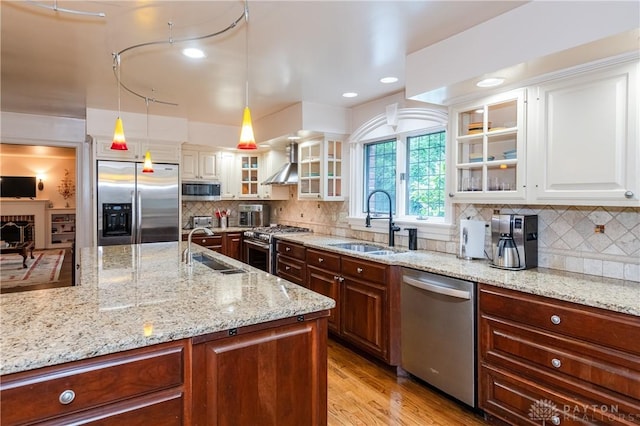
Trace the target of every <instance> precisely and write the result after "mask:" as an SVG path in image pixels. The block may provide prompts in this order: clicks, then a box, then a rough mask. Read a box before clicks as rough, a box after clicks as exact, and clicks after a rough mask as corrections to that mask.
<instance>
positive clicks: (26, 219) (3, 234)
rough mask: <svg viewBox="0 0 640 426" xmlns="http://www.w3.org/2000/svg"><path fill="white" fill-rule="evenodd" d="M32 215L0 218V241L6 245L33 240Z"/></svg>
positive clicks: (33, 221)
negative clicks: (6, 243)
mask: <svg viewBox="0 0 640 426" xmlns="http://www.w3.org/2000/svg"><path fill="white" fill-rule="evenodd" d="M34 223H35V218H34V216H33V215H2V216H0V240H2V241H6V242H8V243H24V242H25V241H34V239H35V235H34V234H35V228H34Z"/></svg>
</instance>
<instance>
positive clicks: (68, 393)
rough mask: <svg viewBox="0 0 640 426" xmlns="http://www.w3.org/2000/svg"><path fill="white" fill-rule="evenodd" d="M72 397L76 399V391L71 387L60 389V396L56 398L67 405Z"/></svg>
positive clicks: (71, 400)
mask: <svg viewBox="0 0 640 426" xmlns="http://www.w3.org/2000/svg"><path fill="white" fill-rule="evenodd" d="M74 399H76V393H75V392H74V391H72V390H71V389H67V390H65V391H62V393H61V394H60V397H59V398H58V401H60V404H63V405H67V404H71V403H72V402H73V400H74Z"/></svg>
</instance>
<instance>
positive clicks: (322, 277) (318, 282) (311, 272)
mask: <svg viewBox="0 0 640 426" xmlns="http://www.w3.org/2000/svg"><path fill="white" fill-rule="evenodd" d="M339 279H340V275H339V273H336V272H331V271H325V270H323V269H319V268H316V267H315V266H308V267H307V287H308V288H309V290H311V291H315V292H316V293H320V294H322V295H324V296H327V297H330V298H331V299H333V300H335V302H336V306H335V308H333V309H331V311H330V312H331V313H330V314H329V319H328V323H329V324H328V327H329V331H331V332H332V333H334V334H340V310H341V306H340V303H341V302H340V299H341V298H340V287H341V286H340V281H339Z"/></svg>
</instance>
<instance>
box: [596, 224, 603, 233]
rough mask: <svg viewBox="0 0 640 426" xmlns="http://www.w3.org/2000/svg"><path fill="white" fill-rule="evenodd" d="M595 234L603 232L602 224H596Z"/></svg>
mask: <svg viewBox="0 0 640 426" xmlns="http://www.w3.org/2000/svg"><path fill="white" fill-rule="evenodd" d="M595 232H596V234H604V225H596V229H595Z"/></svg>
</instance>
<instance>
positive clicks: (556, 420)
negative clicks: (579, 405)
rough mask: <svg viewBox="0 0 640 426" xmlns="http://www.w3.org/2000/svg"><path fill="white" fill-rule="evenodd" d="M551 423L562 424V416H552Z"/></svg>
mask: <svg viewBox="0 0 640 426" xmlns="http://www.w3.org/2000/svg"><path fill="white" fill-rule="evenodd" d="M551 423H553V424H554V425H559V424H560V416H557V415H555V416H551Z"/></svg>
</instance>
